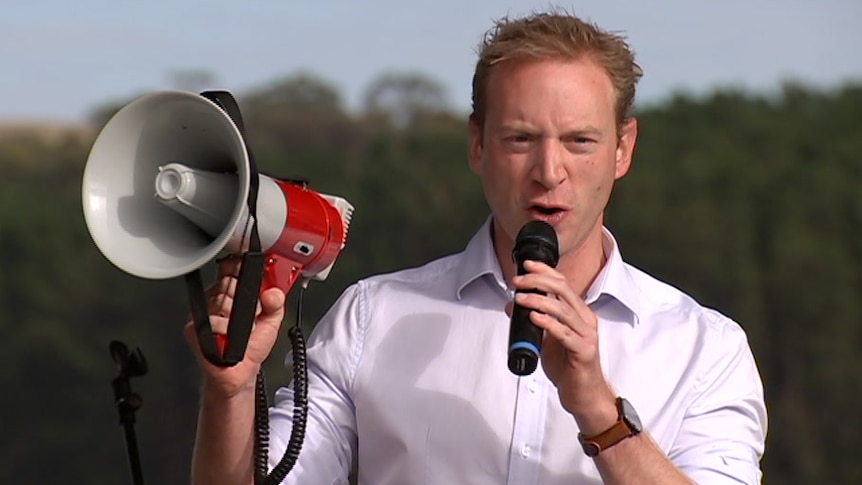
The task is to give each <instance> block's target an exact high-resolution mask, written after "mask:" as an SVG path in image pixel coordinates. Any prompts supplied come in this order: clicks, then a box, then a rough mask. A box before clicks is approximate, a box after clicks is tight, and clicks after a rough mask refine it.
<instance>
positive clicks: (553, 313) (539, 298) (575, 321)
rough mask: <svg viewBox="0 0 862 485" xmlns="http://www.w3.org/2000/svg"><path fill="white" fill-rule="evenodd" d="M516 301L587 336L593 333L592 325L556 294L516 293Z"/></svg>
mask: <svg viewBox="0 0 862 485" xmlns="http://www.w3.org/2000/svg"><path fill="white" fill-rule="evenodd" d="M515 302H516V303H518V304H519V305H521V306H523V307H525V308H529V309H531V310H534V312H533V313H535V312H538V313H540V314H545V315H547V316H549V317H550V318H552V319H554V320H556V321H558V322H559V323H561V324H563V325H565V326H567V327H569V328H570V329H571V330H573V331H574V332H575V333H577V334H578V335H581V336H586V335H589V334H591V333H592V327H591V326H590V325H589V324H588V323H587V322H585V321H584V320H583V319H582V318H581V316H580V315H579V314H578V313H577V312H576V311H575V310H573V309H572V308H571V307H570V306H569V305H568V304H566V302H565V301H563V300H560V299H559V298H557V297H556V295H540V294H538V293H516V294H515Z"/></svg>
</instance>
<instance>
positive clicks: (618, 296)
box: [455, 216, 645, 325]
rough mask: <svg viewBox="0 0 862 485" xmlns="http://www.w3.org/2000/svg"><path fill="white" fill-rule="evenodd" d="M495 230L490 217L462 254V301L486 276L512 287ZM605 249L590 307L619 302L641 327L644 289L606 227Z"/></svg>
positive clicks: (589, 296) (503, 286)
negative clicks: (494, 238)
mask: <svg viewBox="0 0 862 485" xmlns="http://www.w3.org/2000/svg"><path fill="white" fill-rule="evenodd" d="M492 227H493V226H492V217H490V216H489V217H488V218H487V219H486V220H485V222H484V223H483V224H482V227H481V228H480V229H479V230H478V231H477V232H476V234H474V235H473V238H472V239H470V242H469V243H467V247H466V248H465V249H464V251H463V252H462V253H461V255H460V258H459V264H458V269H457V271H458V274H457V279H456V290H455V296H456V297H457V298H458V299H459V300H460V299H461V298H462V293H463V291H464V288H466V287H467V286H468V285H470V284H471V283H473V282H474V281H476V280H478V279H480V278H482V277H484V276H486V275H489V276H491V277H492V278H493V279H494V281H495V282H496V284H497V285H498V286H499V287H500V288H501V289H502V290H504V291H507V288H508V285H507V284H506V282H505V281H504V279H503V271H502V270H501V269H500V262H499V261H498V260H497V255H496V252H495V251H494V244H493V241H492V237H491V232H492ZM602 250H603V251H604V253H605V256H606V257H607V261H606V262H605V265H604V267H603V268H602V270H601V271H600V272H599V274H598V276H596V279H595V280H594V281H593V284H592V285H590V288H589V289H588V290H587V295H586V299H585V300H586V302H587V303H588V304H590V305H593V304H596V305H603V304H606V303H607V298H611V299H612V300H616V301H617V302H619V303H621V304H622V305H623V306H624V307H625V309H626V310H628V313H629V314H630V317H631V322H632V324H633V325H634V324H637V323H638V322H639V321H640V320H642V319H643V317H644V315H643V312H644V311H645V307H644V305H643V302H642V300H641V292H640V288H639V287H638V286H637V285H636V284H635V282H634V280H633V279H632V276H631V273H630V270H629V267H628V265H627V264H626V263H625V262H624V261H623V259H622V256H621V255H620V251H619V246H618V245H617V241H616V239H615V238H614V236H613V234H611V232H610V231H609V230H608V229H607V228H605V227H603V228H602Z"/></svg>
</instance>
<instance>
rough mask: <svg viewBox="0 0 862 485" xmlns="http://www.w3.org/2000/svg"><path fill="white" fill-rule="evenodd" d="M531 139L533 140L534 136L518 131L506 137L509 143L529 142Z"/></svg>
mask: <svg viewBox="0 0 862 485" xmlns="http://www.w3.org/2000/svg"><path fill="white" fill-rule="evenodd" d="M530 140H532V137H530V135H527V134H525V133H518V134H515V135H509V136H507V137H506V141H508V142H509V143H528V142H529V141H530Z"/></svg>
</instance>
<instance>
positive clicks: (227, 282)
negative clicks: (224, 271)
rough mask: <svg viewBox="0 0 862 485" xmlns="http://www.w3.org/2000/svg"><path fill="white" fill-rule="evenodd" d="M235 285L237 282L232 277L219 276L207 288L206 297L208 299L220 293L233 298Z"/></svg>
mask: <svg viewBox="0 0 862 485" xmlns="http://www.w3.org/2000/svg"><path fill="white" fill-rule="evenodd" d="M237 283H239V280H238V279H237V278H235V277H233V276H221V277H219V278H218V279H217V280H216V281H215V282H214V283H213V284H212V285H211V286H210V287H209V288H207V291H206V295H207V297H208V298H213V297H216V296H218V295H219V294H221V293H225V294H227V295H229V296H233V295H234V293H235V292H236V285H237Z"/></svg>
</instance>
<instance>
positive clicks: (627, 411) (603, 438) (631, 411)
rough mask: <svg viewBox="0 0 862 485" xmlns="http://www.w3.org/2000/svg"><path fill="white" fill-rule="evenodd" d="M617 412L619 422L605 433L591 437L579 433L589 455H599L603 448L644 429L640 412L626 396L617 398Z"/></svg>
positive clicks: (579, 438) (582, 445)
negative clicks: (639, 415)
mask: <svg viewBox="0 0 862 485" xmlns="http://www.w3.org/2000/svg"><path fill="white" fill-rule="evenodd" d="M617 412H618V413H619V416H618V417H617V422H616V423H614V425H613V426H611V427H610V428H608V429H607V430H606V431H604V432H603V433H599V434H597V435H595V436H590V437H587V436H584V435H582V434H581V433H578V441H580V442H581V447H582V448H583V449H584V453H586V454H587V456H589V457H594V456H597V455H598V454H599V453H601V452H602V450H606V449H608V448H610V447H611V446H614V445H615V444H617V443H619V442H620V441H622V440H624V439H626V438H631V437H632V436H635V435H636V434H638V433H640V432H641V430H643V426H642V425H641V420H640V418H639V417H638V413H637V412H635V408H634V407H633V406H632V405H631V403H629V402H628V401H627V400H626V399H625V398H622V397H618V398H617Z"/></svg>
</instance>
